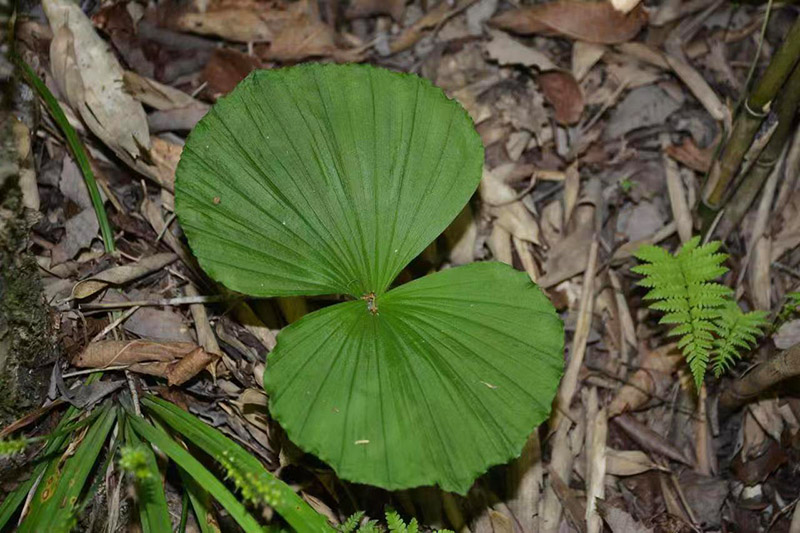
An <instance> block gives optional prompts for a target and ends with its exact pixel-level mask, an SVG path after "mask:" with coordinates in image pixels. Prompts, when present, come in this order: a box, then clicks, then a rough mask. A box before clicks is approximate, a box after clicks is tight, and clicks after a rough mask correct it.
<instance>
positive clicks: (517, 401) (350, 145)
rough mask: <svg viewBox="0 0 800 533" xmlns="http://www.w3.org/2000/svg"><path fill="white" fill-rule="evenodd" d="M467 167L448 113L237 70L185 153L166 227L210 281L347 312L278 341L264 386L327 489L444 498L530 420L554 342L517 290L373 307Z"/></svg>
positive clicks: (314, 317)
mask: <svg viewBox="0 0 800 533" xmlns="http://www.w3.org/2000/svg"><path fill="white" fill-rule="evenodd" d="M482 164H483V147H482V145H481V141H480V138H479V136H478V135H477V133H476V132H475V129H474V127H473V124H472V122H471V120H470V119H469V117H468V115H467V114H466V112H465V111H464V110H463V109H462V108H461V107H460V106H459V105H458V104H457V103H456V102H454V101H451V100H449V99H448V98H447V97H446V96H445V95H444V93H443V92H442V91H441V90H439V89H437V88H435V87H434V86H432V85H431V84H430V83H429V82H427V81H424V80H422V79H420V78H418V77H416V76H413V75H407V74H398V73H393V72H390V71H387V70H382V69H376V68H373V67H368V66H363V65H324V66H323V65H302V66H297V67H291V68H287V69H278V70H273V71H258V72H255V73H254V74H252V75H250V76H249V77H248V78H247V79H246V80H245V81H244V82H242V84H240V85H239V87H237V88H236V89H235V90H234V91H233V92H232V93H231V94H230V95H229V96H227V97H225V98H223V99H221V100H220V101H219V102H218V103H217V104H216V105H215V106H214V108H213V109H212V110H211V111H210V112H209V113H208V114H207V115H206V117H205V118H204V119H203V120H202V121H200V123H199V124H198V125H197V127H196V128H195V130H194V131H193V132H192V133H191V135H190V136H189V138H188V140H187V143H186V146H185V148H184V151H183V155H182V157H181V162H180V165H179V167H178V171H177V177H176V185H175V192H176V211H177V213H178V217H179V219H180V222H181V225H182V226H183V228H184V231H185V232H186V235H187V237H188V239H189V244H190V245H191V247H192V249H193V251H194V253H195V255H196V256H197V257H198V260H199V261H200V264H201V265H202V266H203V267H204V268H205V269H206V271H207V272H208V273H209V274H210V275H211V276H212V277H213V278H214V279H216V280H218V281H221V282H222V283H223V284H225V285H227V286H228V287H229V288H231V289H234V290H237V291H240V292H244V293H247V294H250V295H255V296H280V295H302V294H326V293H347V294H350V295H351V296H353V297H354V298H356V299H355V300H354V301H349V302H345V303H340V304H337V305H335V306H332V307H329V308H325V309H323V310H320V311H317V312H314V313H311V314H309V315H307V316H306V317H304V318H303V319H301V320H300V321H298V322H296V323H294V324H292V325H291V326H289V327H287V328H286V329H284V330H283V331H282V332H281V333H280V335H279V336H278V344H277V346H276V348H275V349H274V350H273V352H272V353H271V354H270V355H269V357H268V365H267V371H266V372H265V388H266V389H267V391H268V392H269V394H270V411H271V412H272V414H273V415H274V416H275V418H276V419H278V420H279V421H280V422H281V424H282V425H283V427H284V428H285V429H286V431H287V433H288V434H289V436H290V437H291V438H292V440H293V441H294V442H295V443H297V444H298V445H299V446H300V447H301V448H303V449H304V450H306V451H309V452H311V453H314V454H316V455H317V456H319V457H320V458H321V459H323V460H325V461H327V462H328V463H330V464H331V465H332V466H333V467H334V468H335V469H336V471H337V473H338V474H339V475H340V476H341V477H343V478H345V479H349V480H353V481H357V482H363V483H370V484H374V485H378V486H381V487H386V488H390V489H400V488H407V487H413V486H419V485H432V484H438V485H440V486H441V487H442V488H444V489H447V490H453V491H457V492H461V493H464V492H466V491H467V489H468V488H469V487H470V485H471V484H472V482H473V480H474V479H475V478H476V477H477V476H478V475H479V474H481V473H483V472H484V471H485V470H486V469H487V468H488V467H489V466H491V465H493V464H497V463H502V462H505V461H507V460H509V459H510V458H512V457H514V456H516V455H518V454H519V452H520V450H521V449H522V446H523V444H524V442H525V440H526V439H527V437H528V435H529V434H530V433H531V431H533V429H534V427H535V426H536V425H537V424H538V423H540V422H541V421H542V420H544V419H545V417H546V416H547V414H548V413H549V410H550V402H551V400H552V398H553V395H554V394H555V390H556V387H557V385H558V380H559V377H560V375H561V371H562V367H563V361H562V357H563V355H562V348H563V329H562V325H561V322H560V321H559V319H558V317H557V315H556V313H555V310H554V309H553V307H552V305H551V304H550V303H549V302H548V301H547V299H546V298H545V296H544V295H543V294H542V293H541V291H540V290H539V289H538V288H537V287H536V286H535V285H534V284H533V283H531V282H530V280H529V279H528V278H527V276H526V275H525V274H523V273H520V272H517V271H515V270H513V269H512V268H510V267H508V266H503V265H497V264H479V265H471V266H468V267H460V268H456V269H452V270H447V271H445V272H441V273H438V274H434V275H431V276H429V277H426V278H422V279H420V280H417V281H414V282H411V283H408V284H406V285H403V286H401V287H398V288H395V289H393V290H391V291H389V292H386V291H387V289H388V287H389V285H390V284H391V283H392V281H393V280H394V278H395V277H396V276H397V274H398V273H399V272H400V271H401V269H402V268H403V267H405V266H406V265H407V264H408V263H409V262H410V261H411V260H412V259H413V258H414V256H415V255H417V254H418V253H419V252H421V251H422V250H423V249H424V248H425V246H427V245H428V244H429V243H430V242H431V241H432V240H433V239H435V238H436V236H437V235H438V234H439V233H440V232H441V231H442V230H444V229H445V227H446V226H447V224H448V223H449V222H450V221H451V220H452V219H453V218H454V217H455V216H456V215H457V214H458V212H459V211H460V210H461V209H462V208H463V206H464V204H465V203H466V202H467V201H468V200H469V197H470V196H471V195H472V193H473V192H474V191H475V189H476V188H477V185H478V182H479V181H480V176H481V170H482Z"/></svg>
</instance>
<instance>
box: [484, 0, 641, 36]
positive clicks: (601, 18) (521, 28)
mask: <svg viewBox="0 0 800 533" xmlns="http://www.w3.org/2000/svg"><path fill="white" fill-rule="evenodd" d="M646 22H647V14H646V13H645V11H644V9H642V7H641V6H637V7H636V8H635V9H633V10H632V11H631V12H630V13H628V14H623V13H621V12H619V11H617V10H616V9H614V7H613V6H612V5H611V4H610V3H609V2H606V1H602V2H579V1H574V0H563V1H560V2H548V3H544V4H536V5H533V6H529V7H522V8H519V9H514V10H511V11H506V12H505V13H502V14H500V15H498V16H496V17H494V18H493V19H492V20H491V21H490V23H491V24H492V25H494V26H495V27H498V28H501V29H504V30H508V31H512V32H514V33H519V34H523V35H530V34H534V33H543V34H549V35H561V36H565V37H569V38H572V39H576V40H581V41H587V42H590V43H599V44H617V43H623V42H626V41H629V40H631V39H633V38H634V37H636V35H637V34H638V33H639V31H641V29H642V27H644V25H645V24H646Z"/></svg>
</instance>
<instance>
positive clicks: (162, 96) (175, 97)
mask: <svg viewBox="0 0 800 533" xmlns="http://www.w3.org/2000/svg"><path fill="white" fill-rule="evenodd" d="M123 80H124V82H125V90H126V91H127V92H129V93H130V94H131V96H133V97H134V98H136V99H137V100H139V101H140V102H142V103H143V104H146V105H148V106H150V107H152V108H153V109H158V110H159V111H165V110H167V109H179V108H182V107H188V106H192V105H196V106H199V105H206V104H203V103H202V102H200V101H199V100H196V99H195V98H192V97H191V96H190V95H188V94H186V93H185V92H183V91H180V90H178V89H176V88H174V87H170V86H169V85H164V84H163V83H159V82H157V81H156V80H152V79H150V78H147V77H145V76H140V75H139V74H137V73H136V72H133V71H132V70H126V71H125V73H124V74H123Z"/></svg>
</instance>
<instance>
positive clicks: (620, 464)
mask: <svg viewBox="0 0 800 533" xmlns="http://www.w3.org/2000/svg"><path fill="white" fill-rule="evenodd" d="M648 470H663V468H662V467H661V466H659V465H658V464H656V463H655V462H653V460H652V459H650V456H649V455H647V454H646V453H644V452H643V451H641V450H614V449H612V448H607V449H606V473H607V474H611V475H612V476H620V477H626V476H636V475H638V474H642V473H644V472H647V471H648Z"/></svg>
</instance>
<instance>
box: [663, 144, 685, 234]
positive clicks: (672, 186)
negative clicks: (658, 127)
mask: <svg viewBox="0 0 800 533" xmlns="http://www.w3.org/2000/svg"><path fill="white" fill-rule="evenodd" d="M670 144H671V143H670V139H669V134H668V133H662V134H661V149H662V154H661V158H662V160H663V161H664V171H665V173H666V176H667V191H668V192H669V203H670V206H671V207H672V218H673V219H675V225H676V226H677V228H678V235H679V236H680V238H681V242H686V241H688V240H689V239H691V238H692V213H691V211H689V206H688V204H687V203H686V191H684V189H683V180H681V173H680V170H679V169H678V163H676V162H675V161H674V160H673V159H672V158H671V157H669V156H668V155H667V152H666V150H667V147H669V146H670Z"/></svg>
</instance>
